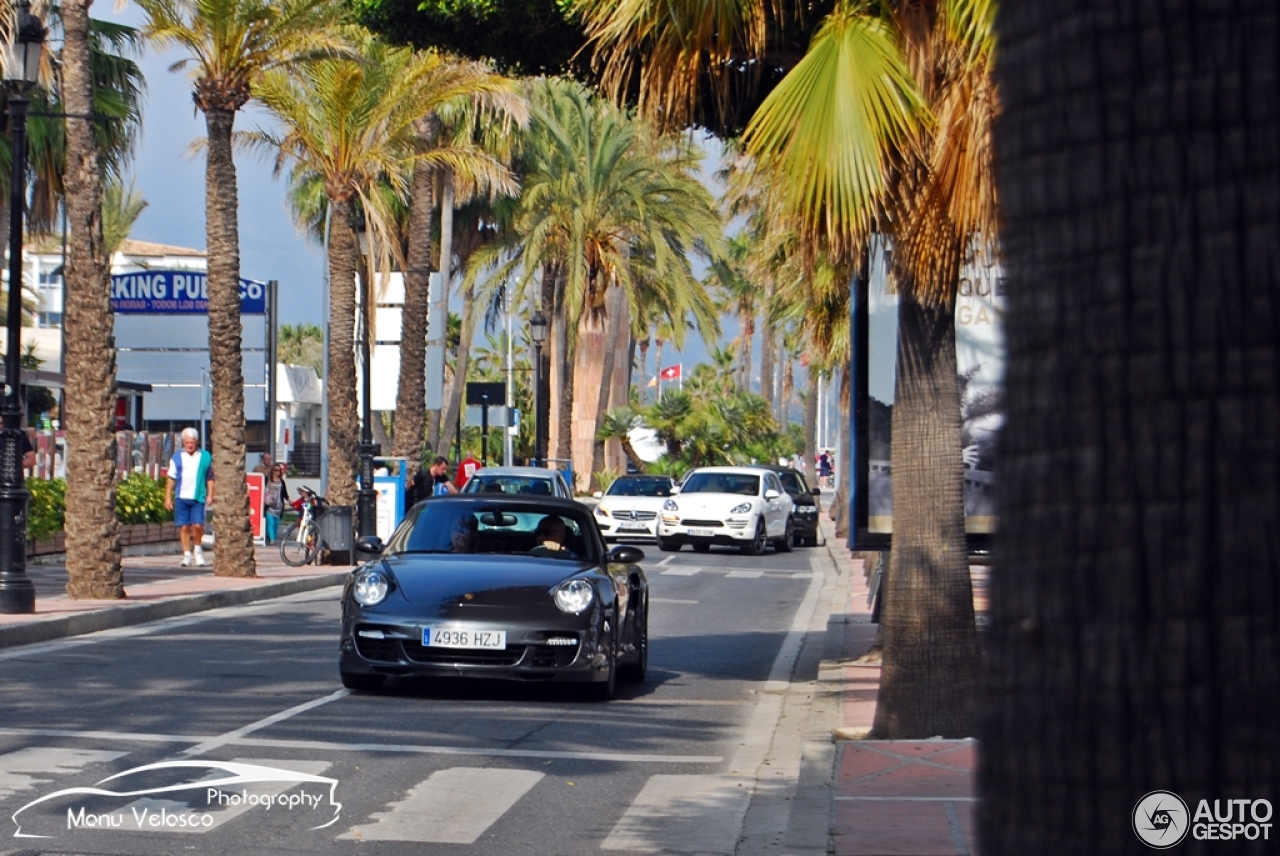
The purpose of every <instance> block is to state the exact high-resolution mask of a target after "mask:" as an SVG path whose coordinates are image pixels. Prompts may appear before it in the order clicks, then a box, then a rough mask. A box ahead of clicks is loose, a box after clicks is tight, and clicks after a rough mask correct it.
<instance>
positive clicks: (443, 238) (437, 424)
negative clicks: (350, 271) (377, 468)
mask: <svg viewBox="0 0 1280 856" xmlns="http://www.w3.org/2000/svg"><path fill="white" fill-rule="evenodd" d="M438 178H439V179H440V267H439V270H440V281H441V288H440V294H439V295H432V296H431V299H432V301H434V302H439V303H441V304H442V307H441V311H440V317H441V318H442V319H444V329H443V330H440V331H438V333H431V337H432V340H433V341H438V342H439V343H440V344H441V345H444V346H446V347H447V346H448V338H449V293H450V291H451V290H452V281H453V280H452V277H453V172H452V171H451V170H449V169H447V168H445V169H441V170H439V175H438ZM464 369H465V367H464ZM462 374H463V375H464V381H465V374H466V372H465V370H464V371H463V373H462ZM459 382H460V381H459V379H458V370H457V368H456V366H455V368H454V372H453V381H452V383H451V384H450V385H447V386H446V387H445V390H444V395H445V402H444V403H445V405H446V406H445V407H442V408H441V409H440V410H436V411H432V413H431V414H430V416H429V418H428V425H427V441H428V443H430V445H431V448H432V450H433V451H434V452H435V453H436V454H437V455H448V454H449V447H448V445H447V444H445V443H443V442H441V440H442V438H441V436H440V435H441V434H443V433H444V431H445V429H446V426H445V425H443V424H442V423H443V422H444V421H446V420H445V414H444V411H445V409H447V405H448V402H449V401H450V400H451V399H452V396H453V389H454V386H453V385H454V384H457V383H459ZM447 427H448V429H449V430H450V431H456V430H457V416H456V413H455V417H454V420H453V422H452V423H451V424H450V425H449V426H447Z"/></svg>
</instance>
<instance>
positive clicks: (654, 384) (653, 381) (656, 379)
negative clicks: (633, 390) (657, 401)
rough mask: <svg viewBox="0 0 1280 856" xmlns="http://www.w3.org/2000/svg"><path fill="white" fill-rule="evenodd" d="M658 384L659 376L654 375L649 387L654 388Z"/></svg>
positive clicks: (650, 379)
mask: <svg viewBox="0 0 1280 856" xmlns="http://www.w3.org/2000/svg"><path fill="white" fill-rule="evenodd" d="M657 385H658V378H657V376H656V375H655V376H654V377H651V378H649V389H653V388H654V387H655V386H657Z"/></svg>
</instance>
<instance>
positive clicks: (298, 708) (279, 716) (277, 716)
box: [180, 690, 350, 757]
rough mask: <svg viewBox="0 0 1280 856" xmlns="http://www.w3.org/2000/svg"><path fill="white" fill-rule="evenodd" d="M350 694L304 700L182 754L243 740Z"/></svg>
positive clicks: (345, 692)
mask: <svg viewBox="0 0 1280 856" xmlns="http://www.w3.org/2000/svg"><path fill="white" fill-rule="evenodd" d="M348 695H350V691H349V690H338V691H337V692H335V693H330V694H329V695H327V696H324V697H323V698H317V699H312V700H311V701H308V702H304V703H303V704H298V705H294V706H293V707H291V708H289V709H288V710H282V711H280V712H279V713H273V714H271V715H270V716H268V717H264V718H263V719H259V720H258V721H257V722H251V723H249V724H248V725H244V726H241V727H240V728H237V729H235V730H233V731H228V732H227V733H226V734H220V735H218V736H217V737H214V738H211V739H209V740H204V741H201V742H200V743H197V744H196V745H195V746H191V747H189V748H187V749H183V750H182V752H181V753H180V754H182V755H185V756H187V757H193V756H195V755H203V754H204V753H206V752H208V751H210V750H213V749H217V748H219V747H222V746H226V745H227V744H228V743H239V742H242V741H241V740H240V738H242V737H244V736H245V735H246V734H251V733H253V732H254V731H258V730H260V729H263V728H266V727H267V726H268V725H275V724H276V723H277V722H283V721H284V720H286V719H289V718H290V717H293V716H297V715H298V714H300V713H305V712H306V711H308V710H311V709H312V708H316V707H320V705H322V704H328V703H329V702H331V701H337V700H338V699H340V698H346V697H347V696H348Z"/></svg>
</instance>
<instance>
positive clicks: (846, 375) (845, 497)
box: [827, 360, 853, 539]
mask: <svg viewBox="0 0 1280 856" xmlns="http://www.w3.org/2000/svg"><path fill="white" fill-rule="evenodd" d="M852 383H853V365H852V363H851V362H850V361H848V360H846V361H845V363H844V365H842V366H841V367H840V432H839V439H838V445H837V446H836V459H835V460H834V461H832V466H833V468H834V470H835V476H834V477H833V479H832V483H833V484H834V485H835V492H834V495H833V496H832V498H831V504H830V505H829V506H827V508H828V512H827V513H828V514H830V515H831V520H832V522H833V523H835V525H836V537H837V538H840V539H845V538H848V537H849V517H850V516H851V515H850V510H849V489H848V485H849V483H850V482H849V473H850V459H849V453H850V450H851V449H852V448H853V427H852V424H851V423H852V418H851V415H850V414H851V413H852V412H853V409H852V408H851V407H850V406H849V401H850V399H851V398H852V395H851V394H850V390H851V388H852Z"/></svg>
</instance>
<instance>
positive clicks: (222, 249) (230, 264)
mask: <svg viewBox="0 0 1280 856" xmlns="http://www.w3.org/2000/svg"><path fill="white" fill-rule="evenodd" d="M204 116H205V127H206V130H207V137H208V146H207V148H208V156H207V157H206V159H205V217H206V218H207V221H206V233H207V236H208V237H207V241H208V245H209V246H208V249H209V273H208V285H209V375H210V377H211V378H212V380H213V420H212V423H211V431H212V434H213V468H214V473H215V474H216V476H217V486H216V489H215V490H214V495H213V529H214V536H215V538H216V539H217V558H216V561H215V562H214V573H215V574H217V575H218V576H231V577H252V576H255V575H256V574H255V569H254V559H253V533H252V532H251V531H250V529H249V493H248V491H247V490H246V489H245V480H244V471H245V467H244V456H245V452H244V443H245V427H244V372H243V370H242V361H243V356H242V353H241V348H240V343H241V330H242V328H241V324H240V226H239V221H238V219H237V218H238V216H239V214H238V205H239V194H238V190H237V187H236V165H235V161H234V159H233V158H232V154H231V130H232V125H233V124H234V122H235V116H236V114H235V111H234V110H229V109H226V108H222V107H217V106H212V105H208V106H206V107H205V111H204ZM353 389H354V387H353Z"/></svg>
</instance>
